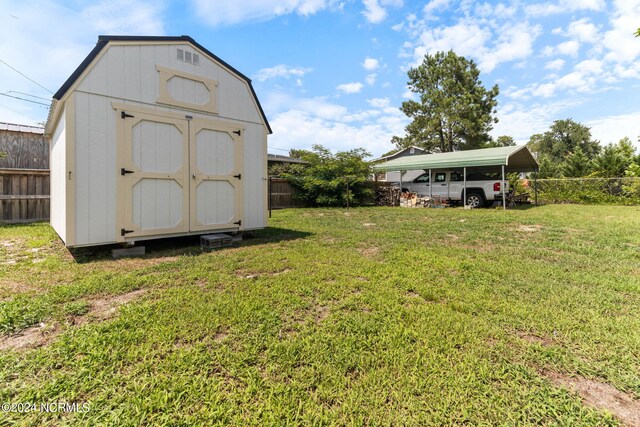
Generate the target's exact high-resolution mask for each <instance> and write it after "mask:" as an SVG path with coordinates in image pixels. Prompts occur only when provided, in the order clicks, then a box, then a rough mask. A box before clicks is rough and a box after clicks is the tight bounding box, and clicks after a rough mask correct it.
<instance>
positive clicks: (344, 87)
mask: <svg viewBox="0 0 640 427" xmlns="http://www.w3.org/2000/svg"><path fill="white" fill-rule="evenodd" d="M363 86H364V85H363V84H362V83H360V82H354V83H343V84H341V85H338V86H336V89H337V90H338V91H340V92H342V93H347V94H349V93H358V92H360V91H361V90H362V88H363Z"/></svg>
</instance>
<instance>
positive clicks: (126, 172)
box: [120, 168, 133, 175]
mask: <svg viewBox="0 0 640 427" xmlns="http://www.w3.org/2000/svg"><path fill="white" fill-rule="evenodd" d="M128 173H133V171H130V170H128V169H125V168H120V175H126V174H128Z"/></svg>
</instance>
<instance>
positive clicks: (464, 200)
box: [462, 167, 467, 208]
mask: <svg viewBox="0 0 640 427" xmlns="http://www.w3.org/2000/svg"><path fill="white" fill-rule="evenodd" d="M462 180H463V181H464V186H463V187H462V206H464V207H465V208H466V207H467V168H466V167H464V168H462Z"/></svg>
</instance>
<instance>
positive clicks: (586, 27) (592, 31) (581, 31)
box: [567, 18, 600, 43]
mask: <svg viewBox="0 0 640 427" xmlns="http://www.w3.org/2000/svg"><path fill="white" fill-rule="evenodd" d="M567 35H568V36H569V37H572V38H574V39H576V40H577V41H579V42H581V43H595V42H597V41H598V39H599V38H600V35H599V33H598V27H596V26H595V25H594V24H592V23H591V22H589V20H588V19H586V18H584V19H580V20H578V21H573V22H571V23H570V24H569V28H567Z"/></svg>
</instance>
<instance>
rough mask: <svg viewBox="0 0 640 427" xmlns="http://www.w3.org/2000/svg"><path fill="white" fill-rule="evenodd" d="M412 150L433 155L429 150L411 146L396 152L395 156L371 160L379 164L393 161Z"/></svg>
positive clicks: (390, 155)
mask: <svg viewBox="0 0 640 427" xmlns="http://www.w3.org/2000/svg"><path fill="white" fill-rule="evenodd" d="M412 148H413V149H414V150H419V151H420V152H422V154H429V153H431V151H429V150H427V149H425V148H420V147H416V146H415V145H411V146H409V147H406V148H403V149H402V150H398V151H396V152H395V153H393V154H389V155H386V156H382V157H378V158H377V159H373V160H371V162H379V161H381V160H389V159H393V158H395V157H397V156H398V155H400V154H402V153H404V152H405V151H407V150H410V149H412Z"/></svg>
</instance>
